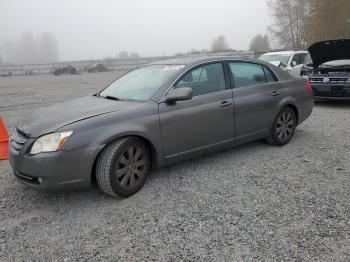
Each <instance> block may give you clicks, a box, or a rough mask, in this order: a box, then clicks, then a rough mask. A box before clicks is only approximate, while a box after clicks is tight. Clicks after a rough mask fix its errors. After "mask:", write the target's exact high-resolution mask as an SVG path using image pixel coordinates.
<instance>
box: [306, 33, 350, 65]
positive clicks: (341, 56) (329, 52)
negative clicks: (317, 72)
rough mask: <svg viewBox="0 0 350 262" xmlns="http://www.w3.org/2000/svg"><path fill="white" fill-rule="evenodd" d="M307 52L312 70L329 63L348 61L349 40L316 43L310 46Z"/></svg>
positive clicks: (349, 54) (349, 57) (349, 51)
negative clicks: (312, 66) (311, 63)
mask: <svg viewBox="0 0 350 262" xmlns="http://www.w3.org/2000/svg"><path fill="white" fill-rule="evenodd" d="M308 50H309V53H310V56H311V58H312V61H313V65H314V68H317V67H319V66H320V65H321V64H323V63H326V62H329V61H334V60H345V59H350V39H340V40H329V41H322V42H318V43H315V44H313V45H311V46H310V47H309V48H308Z"/></svg>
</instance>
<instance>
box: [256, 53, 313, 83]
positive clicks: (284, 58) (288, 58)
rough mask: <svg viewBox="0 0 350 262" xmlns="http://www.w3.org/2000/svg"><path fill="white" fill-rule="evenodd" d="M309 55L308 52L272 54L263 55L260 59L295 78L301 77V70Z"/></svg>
mask: <svg viewBox="0 0 350 262" xmlns="http://www.w3.org/2000/svg"><path fill="white" fill-rule="evenodd" d="M307 54H308V52H307V51H281V52H271V53H266V54H263V55H262V56H260V57H259V58H258V59H259V60H262V61H265V62H269V63H271V64H273V65H275V66H277V67H279V68H282V69H283V70H284V71H286V72H288V73H290V74H291V75H292V76H294V77H300V76H301V69H302V67H303V64H304V60H305V57H306V55H307Z"/></svg>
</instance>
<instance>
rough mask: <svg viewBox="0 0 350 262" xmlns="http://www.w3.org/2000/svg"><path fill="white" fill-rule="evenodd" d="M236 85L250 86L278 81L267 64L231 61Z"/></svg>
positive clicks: (230, 64)
mask: <svg viewBox="0 0 350 262" xmlns="http://www.w3.org/2000/svg"><path fill="white" fill-rule="evenodd" d="M229 68H230V71H231V74H232V78H233V80H234V82H235V87H248V86H255V85H261V84H266V83H268V82H274V81H276V80H275V78H274V77H273V75H272V73H271V72H270V71H269V70H268V69H267V68H265V66H263V65H260V64H255V63H247V62H229Z"/></svg>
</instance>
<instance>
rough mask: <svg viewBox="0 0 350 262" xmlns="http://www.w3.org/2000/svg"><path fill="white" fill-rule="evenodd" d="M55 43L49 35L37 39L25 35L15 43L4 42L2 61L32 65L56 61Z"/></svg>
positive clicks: (45, 34)
mask: <svg viewBox="0 0 350 262" xmlns="http://www.w3.org/2000/svg"><path fill="white" fill-rule="evenodd" d="M57 49H58V48H57V41H56V39H55V37H54V36H53V35H52V34H50V33H44V34H42V35H40V36H39V37H35V36H33V35H32V34H31V33H25V34H23V35H22V37H21V39H20V40H19V41H16V42H10V41H6V42H5V45H4V55H5V57H4V59H5V61H6V62H9V63H19V64H33V63H50V62H56V61H58V55H57V54H58V52H57Z"/></svg>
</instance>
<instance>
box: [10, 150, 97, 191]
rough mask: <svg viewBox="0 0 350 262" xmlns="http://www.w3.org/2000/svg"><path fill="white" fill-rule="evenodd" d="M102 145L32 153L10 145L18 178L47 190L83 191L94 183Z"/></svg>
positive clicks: (12, 164) (11, 161) (11, 156)
mask: <svg viewBox="0 0 350 262" xmlns="http://www.w3.org/2000/svg"><path fill="white" fill-rule="evenodd" d="M101 148H102V146H93V147H88V148H81V149H76V150H69V151H58V152H51V153H41V154H37V155H34V156H32V155H29V154H25V153H23V152H21V151H20V152H18V151H17V150H15V149H14V148H12V147H11V145H10V147H9V161H10V165H11V167H12V169H13V172H14V174H15V176H16V178H17V180H18V181H20V182H21V183H23V184H25V185H26V186H28V187H32V188H35V189H38V190H43V191H67V190H79V189H84V188H88V187H90V186H91V173H92V169H93V164H94V160H95V158H96V156H97V154H98V152H99V151H100V149H101Z"/></svg>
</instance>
